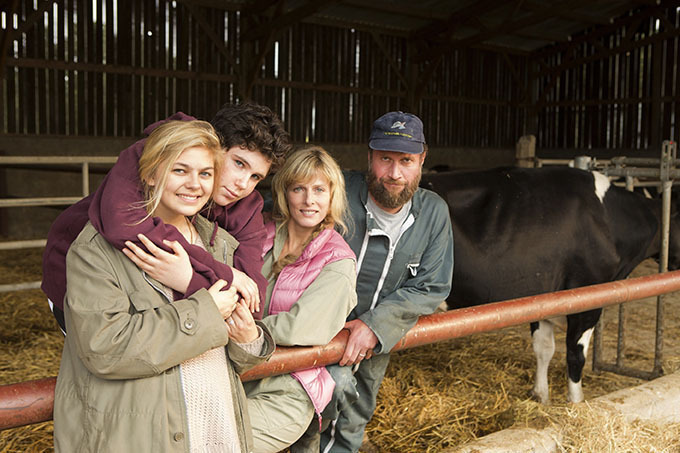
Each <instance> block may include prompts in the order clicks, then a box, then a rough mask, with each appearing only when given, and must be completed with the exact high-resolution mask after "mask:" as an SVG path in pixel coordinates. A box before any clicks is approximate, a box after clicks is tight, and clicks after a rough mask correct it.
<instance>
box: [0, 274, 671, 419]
mask: <svg viewBox="0 0 680 453" xmlns="http://www.w3.org/2000/svg"><path fill="white" fill-rule="evenodd" d="M678 290H680V271H673V272H666V273H664V274H655V275H649V276H645V277H638V278H633V279H628V280H619V281H615V282H610V283H603V284H600V285H593V286H586V287H582V288H575V289H570V290H565V291H559V292H555V293H547V294H539V295H537V296H528V297H522V298H519V299H513V300H509V301H505V302H494V303H490V304H485V305H478V306H475V307H468V308H461V309H458V310H451V311H448V312H445V313H438V314H433V315H429V316H422V317H421V318H420V320H419V321H418V322H417V323H416V325H415V326H414V327H413V328H412V329H411V330H409V331H408V333H407V334H406V335H405V336H404V338H402V340H401V341H400V342H399V343H398V344H397V345H396V346H395V347H394V348H393V349H392V351H399V350H402V349H407V348H413V347H416V346H422V345H425V344H429V343H434V342H437V341H442V340H448V339H452V338H459V337H464V336H466V335H471V334H474V333H482V332H489V331H492V330H498V329H502V328H505V327H510V326H515V325H519V324H526V323H530V322H534V321H540V320H542V319H547V318H551V317H554V316H562V315H566V314H570V313H579V312H582V311H587V310H592V309H595V308H600V307H606V306H609V305H615V304H619V303H622V302H629V301H632V300H637V299H643V298H645V297H652V296H657V295H659V294H665V293H669V292H673V291H678ZM347 337H348V332H347V331H346V330H343V331H341V332H340V333H339V334H338V335H337V336H336V337H335V338H333V340H331V342H330V343H329V344H327V345H325V346H315V347H279V348H278V349H277V350H276V352H275V353H274V355H273V356H272V358H271V359H270V360H269V361H268V362H267V363H264V364H261V365H258V366H257V367H255V368H253V369H251V370H249V371H248V372H247V373H244V374H243V375H242V379H243V380H244V381H248V380H254V379H260V378H263V377H266V376H273V375H277V374H285V373H290V372H292V371H295V370H301V369H306V368H311V367H314V366H322V365H328V364H332V363H336V362H338V361H339V360H340V358H341V357H342V354H343V351H344V349H345V345H346V343H347ZM55 382H56V378H47V379H41V380H39V381H31V382H22V383H18V384H12V385H5V386H0V430H3V429H8V428H13V427H17V426H22V425H27V424H31V423H39V422H43V421H47V420H50V419H51V418H52V406H53V403H54V385H55Z"/></svg>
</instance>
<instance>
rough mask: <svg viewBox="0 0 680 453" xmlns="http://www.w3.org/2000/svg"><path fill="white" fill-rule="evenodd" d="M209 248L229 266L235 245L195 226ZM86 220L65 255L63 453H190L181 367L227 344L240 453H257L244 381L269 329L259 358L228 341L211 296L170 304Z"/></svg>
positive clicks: (201, 224)
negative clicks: (253, 447)
mask: <svg viewBox="0 0 680 453" xmlns="http://www.w3.org/2000/svg"><path fill="white" fill-rule="evenodd" d="M196 227H197V229H198V232H199V234H200V235H201V238H202V240H203V242H204V244H206V247H207V250H208V251H209V252H210V253H211V254H212V255H213V256H214V257H215V258H216V259H219V260H221V261H223V262H226V263H227V264H231V262H232V259H233V252H234V250H235V248H236V247H237V246H238V242H237V241H236V240H235V239H234V238H233V237H232V236H231V235H229V234H228V233H227V232H226V231H224V230H222V229H220V230H219V231H218V234H217V236H216V239H215V242H214V246H210V245H209V241H210V237H211V234H212V232H213V225H212V224H211V223H210V222H208V221H207V220H205V219H203V218H201V217H199V218H197V221H196ZM162 289H165V288H164V287H163V285H161V284H160V283H159V282H157V281H155V280H153V279H151V278H150V277H148V276H147V275H146V274H144V273H143V272H141V271H140V270H139V269H138V268H137V267H136V266H135V265H134V264H133V263H132V262H131V261H130V260H129V259H128V258H127V257H126V256H125V255H124V254H123V253H122V252H120V251H119V250H116V249H114V247H113V246H111V244H109V243H108V242H107V241H106V240H105V239H104V238H103V237H102V236H101V235H100V234H99V233H97V231H96V230H95V229H94V227H92V225H90V224H89V223H88V225H86V226H85V228H84V229H83V231H82V232H81V234H80V235H79V236H78V238H77V239H76V241H75V242H74V243H73V244H72V245H71V248H70V249H69V252H68V256H67V293H66V299H65V308H66V310H65V314H66V325H67V330H68V332H69V333H68V335H67V336H66V340H65V344H64V351H63V355H62V360H61V368H60V370H59V376H58V378H57V386H56V390H55V405H54V443H55V451H56V452H68V453H71V452H93V453H94V452H97V453H104V452H116V453H119V452H125V451H130V452H132V451H136V452H188V451H189V439H188V430H187V420H186V407H185V404H184V397H183V394H182V384H181V382H180V373H179V366H178V365H179V364H180V363H181V362H183V361H184V360H187V359H189V358H192V357H195V356H198V355H200V354H202V353H203V352H205V351H207V350H210V349H213V348H216V347H219V346H225V345H226V349H227V358H228V359H229V360H228V361H227V363H228V364H229V365H230V366H229V375H230V376H229V377H230V381H231V384H232V391H233V393H234V394H233V397H234V398H233V399H234V403H235V404H234V406H235V408H234V410H235V415H236V421H237V428H238V432H239V438H240V439H241V451H242V452H250V451H252V433H251V428H250V418H249V416H248V413H247V404H246V399H245V394H244V392H243V386H242V385H241V381H240V379H239V377H238V375H237V373H240V372H242V371H244V370H246V369H248V368H251V367H253V366H254V365H256V364H258V363H260V362H262V361H264V360H266V359H267V358H268V357H269V356H270V355H271V353H272V352H273V350H274V343H273V340H272V339H271V336H270V335H269V332H268V331H267V329H266V327H264V326H262V325H261V327H263V330H264V332H265V337H266V341H265V347H264V348H263V353H262V354H261V355H260V356H253V355H250V354H248V353H246V351H245V350H243V349H242V348H241V347H239V346H238V345H237V344H236V343H234V342H230V341H229V338H228V335H227V331H226V329H225V327H224V321H223V320H222V316H221V315H220V313H219V311H218V310H217V306H216V305H215V303H214V302H213V299H212V296H211V295H210V294H209V293H208V291H207V290H206V289H201V290H199V291H197V292H196V293H194V294H193V295H191V296H190V297H188V298H186V299H181V300H176V301H174V302H171V301H169V300H168V299H167V298H166V296H165V295H164V294H163V292H162Z"/></svg>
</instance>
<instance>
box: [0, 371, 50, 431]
mask: <svg viewBox="0 0 680 453" xmlns="http://www.w3.org/2000/svg"><path fill="white" fill-rule="evenodd" d="M56 382H57V378H55V377H50V378H45V379H38V380H35V381H26V382H19V383H17V384H11V385H0V431H2V430H3V429H8V428H15V427H17V426H23V425H30V424H32V423H40V422H46V421H49V420H52V407H53V405H54V385H55V384H56Z"/></svg>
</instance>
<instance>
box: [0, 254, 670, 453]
mask: <svg viewBox="0 0 680 453" xmlns="http://www.w3.org/2000/svg"><path fill="white" fill-rule="evenodd" d="M0 258H2V259H0V284H8V283H18V282H26V281H33V280H39V279H40V278H41V270H40V258H41V250H37V249H36V250H30V251H25V250H24V251H5V252H0ZM655 271H656V264H655V263H653V262H652V261H646V262H644V263H642V264H641V265H640V266H639V267H638V268H637V269H636V270H635V273H634V276H640V275H646V274H649V273H654V272H655ZM655 305H656V301H655V300H644V301H636V302H632V303H629V304H627V305H626V311H627V313H628V319H627V322H626V324H627V329H628V336H627V338H626V361H625V365H626V366H628V367H634V368H639V369H643V370H651V369H652V366H653V354H654V341H655V340H654V325H655V311H656V309H655ZM0 319H2V323H1V324H0V384H9V383H14V382H19V381H24V380H29V379H37V378H42V377H48V376H54V375H56V374H57V371H58V369H59V360H60V354H61V348H62V345H63V339H62V336H61V333H60V332H59V330H58V328H57V324H56V322H55V321H54V319H53V318H52V315H51V313H50V312H49V308H48V306H47V303H46V299H45V297H44V295H43V294H42V292H40V291H39V290H27V291H19V292H14V293H2V294H0ZM617 325H618V308H617V307H610V308H608V309H606V310H605V315H604V331H605V335H604V340H603V343H604V358H605V359H606V360H608V361H614V360H615V356H614V354H615V352H616V331H617ZM633 327H634V329H633ZM664 327H665V340H664V360H663V368H664V371H665V372H666V373H670V372H675V371H678V370H679V369H680V341H678V340H677V339H678V338H679V337H680V294H679V293H676V294H673V295H670V296H668V297H667V298H666V301H665V325H664ZM556 345H557V348H556V349H557V350H556V353H555V358H554V359H553V362H552V367H551V371H550V384H551V391H552V401H553V405H552V406H551V407H550V408H546V407H544V406H541V405H540V404H538V403H535V402H533V401H531V400H530V399H528V396H527V395H528V391H529V390H530V388H531V386H532V382H533V373H534V357H533V352H532V350H531V337H530V333H529V327H528V326H517V327H513V328H508V329H504V330H502V331H496V332H490V333H486V334H480V335H474V336H470V337H466V338H461V339H456V340H451V341H446V342H442V343H438V344H435V345H430V346H424V347H420V348H416V349H412V350H408V351H402V352H400V353H397V354H395V355H394V356H393V358H392V361H391V364H390V367H389V368H388V372H387V375H386V378H385V381H384V383H383V386H382V387H381V391H380V395H379V397H378V408H377V410H376V413H375V416H374V418H373V420H372V421H371V423H370V424H369V426H368V429H367V435H368V438H369V439H370V442H371V444H372V448H367V449H366V450H367V451H373V452H438V451H442V450H445V449H451V448H453V447H455V446H457V445H461V444H463V443H465V442H467V441H470V440H473V439H475V438H478V437H480V436H484V435H486V434H489V433H491V432H495V431H498V430H501V429H504V428H507V427H510V426H540V425H545V424H547V423H554V422H555V419H559V418H560V417H562V418H568V417H572V416H573V414H574V409H573V405H567V404H566V403H565V400H566V371H565V366H566V365H565V354H564V334H563V333H562V332H559V331H558V335H557V338H556ZM641 382H643V381H642V380H640V379H635V378H630V377H623V376H618V375H615V374H612V373H606V372H593V371H592V369H591V363H590V361H589V362H588V364H587V366H586V369H585V371H584V377H583V387H584V392H585V396H586V399H590V398H593V397H596V396H599V395H603V394H606V393H609V392H611V391H614V390H618V389H621V388H626V387H630V386H634V385H637V384H639V383H641ZM561 414H567V415H566V416H563V415H561ZM671 428H672V429H677V428H678V427H676V426H673V427H671ZM626 429H628V430H629V431H630V430H631V428H630V427H627V428H626ZM636 429H637V431H638V433H642V432H643V431H644V432H645V433H651V435H649V436H647V437H649V438H651V440H646V441H644V442H646V443H640V442H641V441H640V442H638V443H637V444H635V446H634V447H625V448H623V447H616V446H614V447H609V448H605V449H602V448H600V447H592V446H590V447H589V444H590V441H583V440H576V439H577V438H576V437H574V438H573V439H572V443H571V444H570V445H567V444H565V446H564V447H563V451H598V450H597V449H594V448H600V450H599V451H612V452H613V451H640V452H645V451H667V452H672V451H676V452H677V451H680V440H671V441H668V440H665V441H664V442H665V443H663V444H662V443H661V440H659V439H660V438H661V437H664V436H660V435H659V436H655V435H654V429H657V428H649V427H648V426H643V427H637V428H635V427H634V428H633V431H635V430H636ZM650 429H651V431H650ZM658 429H659V430H660V432H669V431H668V427H659V428H658ZM670 432H674V431H670ZM611 436H613V437H616V436H617V435H616V434H613V435H611ZM665 437H668V436H665ZM655 438H656V440H655ZM675 439H678V436H675ZM655 442H656V444H655ZM669 442H670V443H669ZM673 442H675V443H673ZM48 451H52V423H51V422H48V423H42V424H38V425H32V426H27V427H22V428H16V429H11V430H6V431H3V432H0V453H9V452H48Z"/></svg>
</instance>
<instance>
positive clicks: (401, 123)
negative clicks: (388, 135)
mask: <svg viewBox="0 0 680 453" xmlns="http://www.w3.org/2000/svg"><path fill="white" fill-rule="evenodd" d="M390 129H406V121H395V122H394V124H392V127H391V128H390Z"/></svg>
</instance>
